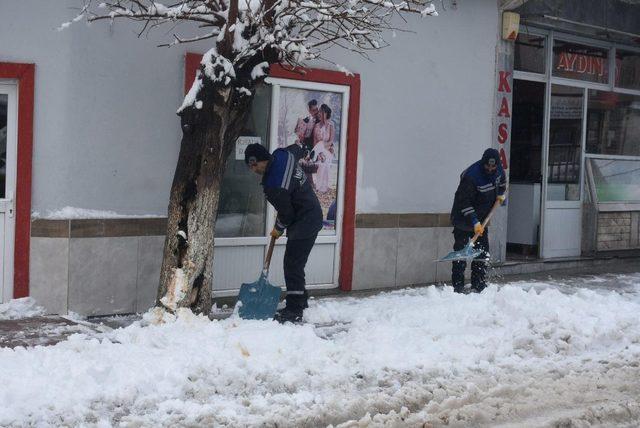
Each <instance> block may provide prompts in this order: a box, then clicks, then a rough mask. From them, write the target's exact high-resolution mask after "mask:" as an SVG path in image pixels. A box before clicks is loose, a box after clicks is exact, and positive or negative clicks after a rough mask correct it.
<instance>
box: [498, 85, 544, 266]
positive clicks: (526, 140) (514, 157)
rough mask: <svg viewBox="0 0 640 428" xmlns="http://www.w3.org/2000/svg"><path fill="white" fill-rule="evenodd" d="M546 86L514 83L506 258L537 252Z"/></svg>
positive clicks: (526, 256)
mask: <svg viewBox="0 0 640 428" xmlns="http://www.w3.org/2000/svg"><path fill="white" fill-rule="evenodd" d="M545 87H546V85H545V83H544V82H532V81H528V80H518V79H515V80H514V81H513V116H512V121H511V124H512V128H511V129H512V131H511V165H510V168H511V169H510V174H509V202H508V207H509V210H508V213H509V214H508V225H507V258H510V259H527V258H537V257H538V255H539V251H540V224H541V222H540V216H541V197H542V196H541V195H542V153H543V141H544V138H543V136H544V101H545Z"/></svg>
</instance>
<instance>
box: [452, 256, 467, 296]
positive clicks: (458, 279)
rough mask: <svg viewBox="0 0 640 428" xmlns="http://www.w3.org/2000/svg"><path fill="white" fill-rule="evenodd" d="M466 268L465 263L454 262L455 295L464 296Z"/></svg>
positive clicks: (453, 282)
mask: <svg viewBox="0 0 640 428" xmlns="http://www.w3.org/2000/svg"><path fill="white" fill-rule="evenodd" d="M465 268H466V263H465V262H459V261H456V262H453V266H452V268H451V285H453V291H454V292H455V293H462V294H464V292H465V291H464V270H465Z"/></svg>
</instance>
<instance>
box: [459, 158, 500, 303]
mask: <svg viewBox="0 0 640 428" xmlns="http://www.w3.org/2000/svg"><path fill="white" fill-rule="evenodd" d="M505 190H506V180H505V174H504V170H503V169H502V166H501V165H500V155H499V153H498V151H497V150H496V149H487V150H485V152H484V153H483V155H482V159H480V160H479V161H477V162H475V163H474V164H472V165H471V166H469V167H468V168H467V169H465V170H464V171H463V172H462V174H461V175H460V184H459V185H458V189H457V190H456V194H455V197H454V200H453V208H452V209H451V222H452V223H453V237H454V244H453V249H454V251H458V250H462V249H463V248H464V247H465V246H466V245H467V243H468V242H469V240H470V239H471V237H473V235H474V234H475V233H479V234H480V237H479V238H478V240H477V241H476V244H475V248H478V249H480V250H482V254H480V255H479V256H478V257H476V258H475V259H474V260H473V262H471V290H472V291H475V292H478V293H480V292H482V290H484V289H485V287H486V286H487V283H486V281H485V276H486V271H487V258H488V256H489V230H488V228H485V227H483V226H482V222H484V220H485V218H486V217H487V215H488V214H489V212H490V211H491V208H492V207H493V205H494V203H495V202H496V200H499V201H500V202H504V199H505ZM466 267H467V262H466V261H464V260H461V261H455V262H453V266H452V268H451V282H452V285H453V290H454V291H455V292H456V293H463V292H464V271H465V269H466Z"/></svg>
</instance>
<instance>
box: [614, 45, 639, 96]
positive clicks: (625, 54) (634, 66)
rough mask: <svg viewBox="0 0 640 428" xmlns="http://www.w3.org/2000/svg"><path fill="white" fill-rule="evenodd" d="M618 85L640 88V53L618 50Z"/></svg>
mask: <svg viewBox="0 0 640 428" xmlns="http://www.w3.org/2000/svg"><path fill="white" fill-rule="evenodd" d="M616 86H617V87H619V88H626V89H640V53H638V52H629V51H625V50H620V49H618V50H616Z"/></svg>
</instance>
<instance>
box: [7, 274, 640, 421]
mask: <svg viewBox="0 0 640 428" xmlns="http://www.w3.org/2000/svg"><path fill="white" fill-rule="evenodd" d="M620 279H621V282H624V283H625V284H626V288H625V290H626V291H625V292H624V293H621V292H618V291H616V290H606V289H589V288H578V289H575V290H573V292H571V293H567V292H561V291H560V290H559V289H558V287H556V286H553V284H550V283H547V284H545V283H544V282H538V283H535V284H530V283H524V282H518V283H511V284H505V285H503V286H500V287H498V286H496V285H491V286H490V287H489V288H488V289H487V290H485V291H484V292H483V293H482V294H471V295H460V294H455V293H453V291H452V289H451V288H450V287H444V288H437V287H426V288H416V289H406V290H399V291H393V292H387V293H383V294H379V295H376V296H373V297H368V298H359V299H356V298H340V299H314V300H312V301H311V307H310V308H309V309H308V311H307V312H306V315H305V318H306V320H307V321H310V323H308V324H305V325H299V326H298V325H291V324H288V325H279V324H277V323H275V322H272V321H245V320H239V319H237V318H231V319H226V320H222V321H210V320H209V319H207V318H205V317H202V316H196V315H193V314H191V313H190V312H188V311H179V312H178V313H177V314H176V316H175V317H167V318H165V319H164V321H165V322H164V323H161V324H149V323H148V321H145V320H143V321H140V322H136V323H134V324H133V325H131V326H129V327H127V328H120V329H116V330H114V331H112V332H110V333H105V334H104V335H103V336H102V337H100V338H97V339H96V338H95V337H93V338H92V337H89V336H85V335H82V334H78V335H74V336H72V337H71V338H70V339H69V340H67V341H65V342H62V343H59V344H58V345H56V346H52V347H48V348H44V347H36V348H32V349H24V348H18V349H15V350H10V349H0V385H2V388H0V403H3V405H2V406H0V426H24V425H37V426H60V425H69V426H76V425H89V426H94V425H95V426H114V425H115V426H279V427H305V426H309V427H315V426H327V425H330V424H333V425H334V426H341V427H360V426H389V427H404V426H411V427H413V426H423V425H425V426H445V425H446V426H460V427H462V426H501V425H503V426H546V425H561V426H570V425H575V426H589V425H596V424H601V425H624V424H633V423H634V422H635V421H637V420H638V419H640V405H639V397H640V367H639V363H638V361H639V360H640V317H639V316H638V314H640V275H639V274H634V275H626V276H624V277H620ZM149 319H150V317H149V316H147V317H146V320H149ZM312 323H315V325H317V324H320V323H342V324H344V325H346V326H347V328H345V329H340V330H338V331H337V332H336V333H335V334H331V335H325V334H321V332H320V331H319V329H320V327H317V326H314V324H312Z"/></svg>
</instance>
